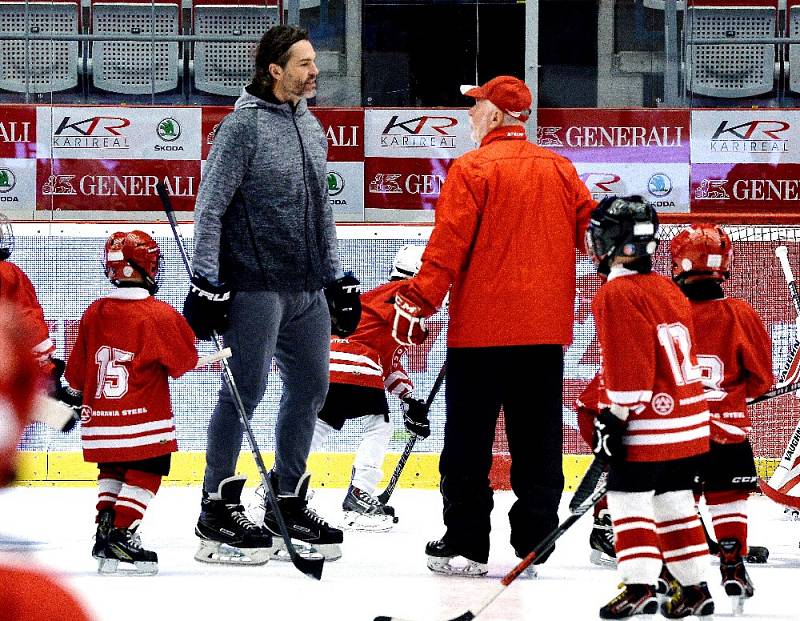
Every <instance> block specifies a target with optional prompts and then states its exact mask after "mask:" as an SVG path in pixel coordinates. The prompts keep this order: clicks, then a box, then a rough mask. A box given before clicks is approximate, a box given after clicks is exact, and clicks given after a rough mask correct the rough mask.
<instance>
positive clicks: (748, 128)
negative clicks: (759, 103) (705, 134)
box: [710, 119, 791, 153]
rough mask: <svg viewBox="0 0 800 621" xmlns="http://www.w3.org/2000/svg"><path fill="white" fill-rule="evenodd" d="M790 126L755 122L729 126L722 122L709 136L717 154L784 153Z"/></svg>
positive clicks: (780, 123)
mask: <svg viewBox="0 0 800 621" xmlns="http://www.w3.org/2000/svg"><path fill="white" fill-rule="evenodd" d="M790 130H791V125H790V124H789V123H787V122H786V121H777V120H775V121H770V120H761V119H760V120H755V121H746V122H745V123H739V124H738V125H731V124H730V123H729V122H728V121H722V122H721V123H720V124H719V126H718V127H717V129H716V130H715V131H714V134H713V135H712V136H711V144H710V146H711V151H714V152H718V153H775V152H778V153H784V152H787V151H788V150H789V134H787V132H789V131H790Z"/></svg>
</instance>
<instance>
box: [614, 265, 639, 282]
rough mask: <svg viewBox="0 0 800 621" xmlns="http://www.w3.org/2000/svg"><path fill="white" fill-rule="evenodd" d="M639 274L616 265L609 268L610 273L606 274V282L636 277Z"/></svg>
mask: <svg viewBox="0 0 800 621" xmlns="http://www.w3.org/2000/svg"><path fill="white" fill-rule="evenodd" d="M638 273H639V272H636V271H634V270H629V269H628V268H627V267H625V266H624V265H620V264H619V263H617V264H616V265H612V266H611V271H610V272H609V274H608V282H610V281H612V280H614V279H615V278H619V277H621V276H636V275H637V274H638Z"/></svg>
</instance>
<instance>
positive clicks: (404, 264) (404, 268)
mask: <svg viewBox="0 0 800 621" xmlns="http://www.w3.org/2000/svg"><path fill="white" fill-rule="evenodd" d="M423 252H425V246H414V245H412V244H406V245H405V246H402V247H401V248H400V250H398V251H397V254H396V255H394V261H393V262H392V273H391V274H389V278H411V277H412V276H416V275H417V272H418V271H419V268H420V267H422V253H423Z"/></svg>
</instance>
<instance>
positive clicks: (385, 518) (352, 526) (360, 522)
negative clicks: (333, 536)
mask: <svg viewBox="0 0 800 621" xmlns="http://www.w3.org/2000/svg"><path fill="white" fill-rule="evenodd" d="M396 521H397V518H393V517H392V516H391V515H364V514H363V513H358V512H357V511H345V512H344V514H343V517H342V523H341V528H342V529H343V530H352V531H359V532H364V533H385V532H386V531H388V530H391V529H392V526H394V524H395V523H396Z"/></svg>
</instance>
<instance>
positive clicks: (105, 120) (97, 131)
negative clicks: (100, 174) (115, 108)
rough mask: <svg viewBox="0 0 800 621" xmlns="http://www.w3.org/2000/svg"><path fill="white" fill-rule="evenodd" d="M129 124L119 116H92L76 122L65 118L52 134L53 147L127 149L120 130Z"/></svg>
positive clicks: (127, 120) (125, 137)
mask: <svg viewBox="0 0 800 621" xmlns="http://www.w3.org/2000/svg"><path fill="white" fill-rule="evenodd" d="M130 124H131V122H130V120H129V119H126V118H123V117H119V116H93V117H89V118H87V119H81V120H78V121H73V120H72V117H69V116H65V117H64V118H63V119H61V122H60V123H59V125H58V128H57V129H56V130H55V132H53V146H54V147H59V148H62V149H129V148H130V145H129V144H128V138H127V136H126V135H125V134H124V133H123V132H122V130H123V129H125V128H126V127H129V126H130Z"/></svg>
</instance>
